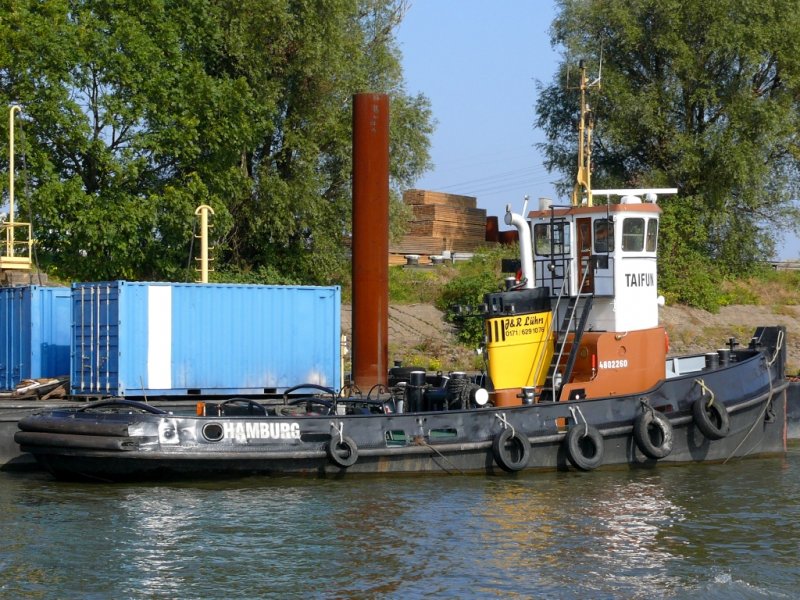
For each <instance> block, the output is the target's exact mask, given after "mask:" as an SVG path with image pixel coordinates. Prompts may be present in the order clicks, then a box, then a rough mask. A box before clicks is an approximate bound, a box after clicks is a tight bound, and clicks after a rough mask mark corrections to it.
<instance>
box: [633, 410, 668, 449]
mask: <svg viewBox="0 0 800 600" xmlns="http://www.w3.org/2000/svg"><path fill="white" fill-rule="evenodd" d="M651 427H654V428H656V429H659V430H660V431H661V440H660V441H661V443H660V444H658V445H657V444H656V443H655V442H654V441H653V438H652V436H651V435H650V428H651ZM674 437H675V436H674V433H673V431H672V423H670V420H669V419H668V418H667V417H666V415H664V414H663V413H660V412H658V411H657V410H645V411H644V412H643V413H642V414H640V415H639V416H638V417H636V420H635V421H634V422H633V439H634V440H636V445H637V446H638V447H639V450H641V451H642V454H644V455H645V456H648V457H649V458H654V459H656V460H658V459H660V458H665V457H667V456H669V453H670V452H672V442H673V440H674Z"/></svg>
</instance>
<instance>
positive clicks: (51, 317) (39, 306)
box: [0, 285, 72, 390]
mask: <svg viewBox="0 0 800 600" xmlns="http://www.w3.org/2000/svg"><path fill="white" fill-rule="evenodd" d="M71 306H72V305H71V301H70V289H69V288H66V287H43V286H40V285H28V286H19V287H4V288H0V340H2V350H1V351H2V355H0V389H3V390H13V389H15V388H16V387H17V385H18V384H19V382H20V381H22V380H24V379H39V378H45V377H62V376H66V375H69V346H70V324H71V322H72V320H71V318H70V310H71Z"/></svg>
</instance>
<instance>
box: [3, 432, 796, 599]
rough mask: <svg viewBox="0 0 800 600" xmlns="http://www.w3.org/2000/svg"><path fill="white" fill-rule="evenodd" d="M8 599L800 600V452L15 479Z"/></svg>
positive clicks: (7, 511)
mask: <svg viewBox="0 0 800 600" xmlns="http://www.w3.org/2000/svg"><path fill="white" fill-rule="evenodd" d="M0 532H2V538H0V539H1V541H0V597H2V598H59V599H62V598H97V599H107V598H404V599H405V598H429V597H430V598H434V597H436V598H496V597H503V598H506V597H509V598H648V599H649V598H656V597H658V598H698V599H699V598H703V599H705V598H720V599H723V598H724V599H726V600H727V599H729V598H795V597H797V595H798V593H800V446H792V447H790V451H789V453H788V454H787V455H786V457H781V458H770V459H749V460H744V461H739V462H736V463H729V464H727V465H690V466H680V467H664V468H659V469H655V470H633V471H631V470H628V469H619V470H609V471H598V472H593V473H576V472H565V473H547V474H535V473H534V474H522V475H518V476H510V477H506V476H492V477H487V476H442V477H433V476H426V477H393V478H377V477H376V478H366V479H352V478H347V479H294V478H276V479H269V478H250V479H244V480H237V481H222V482H220V481H216V482H213V483H183V484H176V485H141V484H140V485H127V484H125V485H102V484H101V485H97V484H75V483H61V482H57V481H54V480H52V479H51V478H50V477H49V476H48V475H45V474H43V473H27V474H21V473H19V474H18V473H0Z"/></svg>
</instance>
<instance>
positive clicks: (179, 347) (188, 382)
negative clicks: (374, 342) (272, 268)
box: [71, 281, 341, 397]
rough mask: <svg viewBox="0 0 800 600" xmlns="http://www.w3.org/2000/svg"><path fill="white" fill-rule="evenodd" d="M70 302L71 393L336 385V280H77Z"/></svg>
mask: <svg viewBox="0 0 800 600" xmlns="http://www.w3.org/2000/svg"><path fill="white" fill-rule="evenodd" d="M72 307H73V335H72V368H71V386H72V393H73V394H75V395H116V396H129V397H141V396H158V395H216V394H225V395H229V394H265V393H276V392H277V393H280V392H282V391H284V390H286V389H288V388H290V387H293V386H295V385H297V384H301V383H314V384H317V385H323V386H327V387H331V388H334V389H337V390H338V389H339V387H340V374H341V364H340V359H341V342H340V332H341V312H340V311H341V291H340V288H339V287H338V286H335V287H311V286H308V287H305V286H304V287H301V286H264V285H227V284H191V283H158V282H144V283H136V282H128V281H113V282H106V283H75V284H73V285H72Z"/></svg>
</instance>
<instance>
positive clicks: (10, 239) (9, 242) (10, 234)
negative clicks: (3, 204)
mask: <svg viewBox="0 0 800 600" xmlns="http://www.w3.org/2000/svg"><path fill="white" fill-rule="evenodd" d="M21 110H22V109H21V108H20V107H19V106H18V105H16V104H14V105H12V106H11V110H9V112H8V225H9V226H8V227H6V256H9V257H13V256H14V112H20V111H21Z"/></svg>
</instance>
